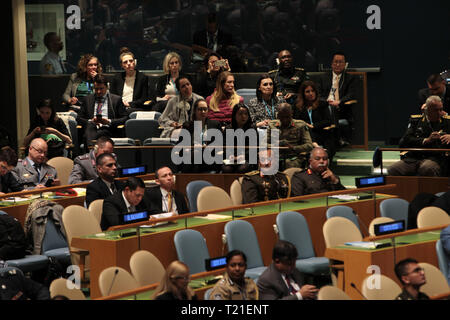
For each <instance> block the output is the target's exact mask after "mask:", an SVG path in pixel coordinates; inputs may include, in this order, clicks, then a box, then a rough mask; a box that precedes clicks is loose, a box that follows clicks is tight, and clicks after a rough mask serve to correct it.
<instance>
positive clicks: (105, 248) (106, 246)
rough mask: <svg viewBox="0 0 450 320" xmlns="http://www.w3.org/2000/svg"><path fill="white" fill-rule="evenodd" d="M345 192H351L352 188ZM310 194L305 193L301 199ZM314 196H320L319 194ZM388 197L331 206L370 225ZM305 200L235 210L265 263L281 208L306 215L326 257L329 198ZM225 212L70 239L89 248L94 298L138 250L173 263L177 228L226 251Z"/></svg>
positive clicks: (332, 202) (212, 253) (213, 253)
mask: <svg viewBox="0 0 450 320" xmlns="http://www.w3.org/2000/svg"><path fill="white" fill-rule="evenodd" d="M366 189H368V188H366ZM339 192H340V193H343V192H342V191H338V192H332V193H330V194H334V193H339ZM346 192H349V190H347V191H346ZM311 196H312V195H311ZM311 196H303V197H302V198H305V197H306V198H308V197H311ZM315 196H316V197H317V196H318V195H315ZM389 197H391V196H388V195H384V196H382V198H377V199H376V200H375V201H374V200H373V199H369V200H359V201H353V202H345V203H341V202H338V200H335V199H330V200H329V205H330V206H331V205H337V204H345V205H349V206H351V207H352V208H354V210H355V211H356V212H358V215H359V216H360V218H361V220H362V221H363V222H364V223H367V225H368V224H369V223H368V222H370V221H371V220H372V219H373V218H374V217H375V216H379V214H378V209H377V211H375V203H376V207H377V208H378V205H379V202H380V201H381V200H383V199H386V198H389ZM304 201H307V202H302V203H299V202H292V201H289V199H288V200H284V203H283V204H282V207H281V210H279V203H277V201H274V202H275V204H270V203H271V202H270V201H269V202H267V203H266V205H264V206H261V207H258V208H255V215H249V213H250V212H251V211H250V210H248V209H245V208H246V206H241V207H240V208H241V209H240V210H241V211H236V212H235V213H236V214H241V213H242V214H243V215H245V217H242V218H241V219H244V220H247V221H248V222H250V223H251V224H252V225H253V227H254V228H255V231H256V234H257V238H258V241H259V246H260V248H261V254H262V257H263V262H264V264H265V265H269V264H270V262H271V256H272V248H273V246H274V245H275V243H276V241H277V235H276V234H275V232H274V230H273V225H274V224H275V223H276V216H277V214H278V213H279V212H281V211H292V210H295V211H299V212H301V213H302V214H303V215H304V216H305V218H306V220H307V222H308V225H309V229H310V232H311V238H312V240H313V244H314V249H315V252H316V255H318V256H323V254H324V250H325V243H324V239H323V234H322V225H323V223H324V222H325V220H326V215H325V214H326V210H327V206H326V200H325V199H324V198H316V199H312V198H309V199H308V200H304ZM278 202H279V201H278ZM223 214H224V215H228V217H227V216H225V217H224V218H223V219H220V220H207V219H205V218H202V217H193V218H188V219H186V220H185V219H179V220H178V221H177V222H176V223H175V224H173V225H166V226H159V227H155V228H154V231H155V232H153V233H150V234H142V233H141V237H140V239H138V237H137V236H131V237H126V238H119V237H118V236H117V235H118V234H119V233H120V231H114V232H110V233H109V234H110V235H111V236H112V238H104V237H95V236H89V237H80V238H73V239H72V242H71V245H72V246H73V247H76V248H82V249H86V250H88V251H89V252H90V279H91V285H90V288H91V296H92V297H93V298H96V297H99V296H100V291H99V288H98V277H99V275H100V272H101V271H102V270H103V269H105V268H107V267H110V266H120V267H122V268H125V269H127V270H130V268H129V259H130V257H131V255H132V254H133V253H134V252H135V251H137V250H139V248H140V249H144V250H148V251H150V252H152V253H153V254H154V255H155V256H156V257H158V259H159V260H160V261H161V262H162V264H163V265H164V266H165V267H167V266H168V265H169V264H170V262H172V261H174V260H176V259H177V253H176V249H175V246H174V243H173V237H174V235H175V233H176V232H177V231H179V230H181V229H184V228H190V229H194V230H197V231H199V232H201V233H202V234H203V236H204V237H205V239H206V242H207V244H208V249H209V254H210V256H211V257H214V256H220V255H223V254H225V253H226V246H224V245H223V244H222V238H221V235H222V234H223V233H224V226H225V224H226V223H227V222H228V221H231V220H232V217H231V213H230V212H228V213H223ZM181 217H182V216H181ZM134 230H135V229H134ZM114 237H115V238H114Z"/></svg>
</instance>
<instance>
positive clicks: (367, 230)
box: [353, 211, 370, 236]
mask: <svg viewBox="0 0 450 320" xmlns="http://www.w3.org/2000/svg"><path fill="white" fill-rule="evenodd" d="M353 213H354V214H355V216H356V218H358V221H359V223H360V224H362V226H363V227H364V230H366V232H367V235H369V236H370V232H369V228H367V226H366V224H365V223H364V222H363V221H362V220H361V218H360V217H359V215H358V214H357V213H356V212H355V211H353Z"/></svg>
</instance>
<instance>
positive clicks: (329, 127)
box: [323, 124, 336, 130]
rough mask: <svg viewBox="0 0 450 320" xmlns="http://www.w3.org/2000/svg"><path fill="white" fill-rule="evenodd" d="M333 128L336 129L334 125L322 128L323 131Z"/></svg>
mask: <svg viewBox="0 0 450 320" xmlns="http://www.w3.org/2000/svg"><path fill="white" fill-rule="evenodd" d="M334 128H336V125H335V124H332V125H331V126H328V127H325V128H323V130H331V129H334Z"/></svg>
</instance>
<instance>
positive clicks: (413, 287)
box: [395, 258, 430, 300]
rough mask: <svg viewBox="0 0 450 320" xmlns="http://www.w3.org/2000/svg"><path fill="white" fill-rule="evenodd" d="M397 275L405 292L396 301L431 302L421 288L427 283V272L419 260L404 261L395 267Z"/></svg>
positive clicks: (408, 259) (409, 259)
mask: <svg viewBox="0 0 450 320" xmlns="http://www.w3.org/2000/svg"><path fill="white" fill-rule="evenodd" d="M395 274H396V275H397V278H398V279H399V280H400V282H401V283H402V285H403V291H402V293H400V294H399V295H398V296H397V298H396V300H429V299H430V298H429V297H428V296H427V295H426V294H425V293H423V292H420V287H421V286H423V285H424V284H425V283H426V282H427V281H426V279H425V272H424V270H423V268H422V267H421V266H420V265H419V264H418V262H417V260H415V259H412V258H407V259H404V260H402V261H400V262H398V263H397V264H396V265H395Z"/></svg>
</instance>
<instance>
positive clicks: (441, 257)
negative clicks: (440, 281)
mask: <svg viewBox="0 0 450 320" xmlns="http://www.w3.org/2000/svg"><path fill="white" fill-rule="evenodd" d="M436 254H437V258H438V263H439V270H441V272H442V273H443V274H444V276H445V278H446V279H447V282H448V284H449V285H450V276H449V274H448V273H449V269H448V258H447V255H446V254H445V252H444V248H443V247H442V241H441V240H440V239H439V240H438V241H436Z"/></svg>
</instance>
